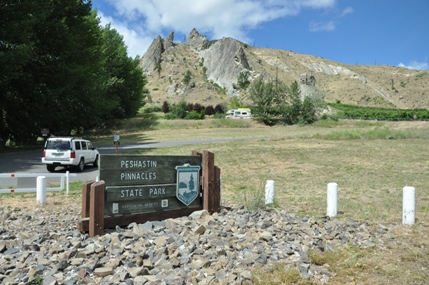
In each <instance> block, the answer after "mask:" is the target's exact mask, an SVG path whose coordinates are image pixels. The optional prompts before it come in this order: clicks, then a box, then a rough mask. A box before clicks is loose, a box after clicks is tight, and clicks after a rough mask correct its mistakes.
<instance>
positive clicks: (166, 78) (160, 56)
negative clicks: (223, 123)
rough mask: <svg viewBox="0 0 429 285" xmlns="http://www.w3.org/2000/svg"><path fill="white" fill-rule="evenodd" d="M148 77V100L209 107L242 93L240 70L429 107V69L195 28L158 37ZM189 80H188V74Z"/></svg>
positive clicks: (351, 95)
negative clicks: (256, 43)
mask: <svg viewBox="0 0 429 285" xmlns="http://www.w3.org/2000/svg"><path fill="white" fill-rule="evenodd" d="M141 66H142V68H143V70H144V74H145V75H146V76H147V79H148V84H147V85H146V87H147V89H148V91H149V96H148V102H149V103H152V104H155V105H161V104H162V103H163V102H164V101H168V102H170V103H177V102H179V101H180V100H185V101H187V102H191V103H197V102H198V103H201V104H203V105H205V106H207V105H216V104H218V103H226V104H227V103H228V102H229V100H230V98H231V97H232V96H239V98H244V95H245V94H246V90H240V89H236V86H237V79H238V76H239V74H240V73H241V72H246V73H247V74H248V79H249V81H252V80H254V79H255V78H257V77H258V76H263V77H264V78H266V79H269V80H275V79H276V78H278V79H279V80H280V81H282V82H284V83H286V84H287V85H290V83H291V82H293V81H294V80H296V81H297V82H298V83H300V88H301V91H302V93H303V94H304V95H312V96H317V97H323V98H324V99H325V101H326V102H336V101H337V100H340V101H341V102H342V103H345V104H356V105H361V106H373V107H396V108H403V109H411V108H426V109H429V71H421V70H410V69H406V68H401V67H395V66H382V65H374V66H368V65H347V64H342V63H338V62H335V61H332V60H329V59H324V58H321V57H317V56H312V55H305V54H300V53H296V52H293V51H288V50H276V49H268V48H257V47H251V46H249V45H247V44H244V43H241V42H239V41H237V40H235V39H231V38H223V39H220V40H215V41H208V40H207V38H206V37H204V36H202V35H200V34H199V33H198V32H197V31H196V30H195V29H194V30H192V31H191V33H190V34H189V35H188V37H187V39H186V43H177V42H174V34H173V33H171V34H170V35H169V37H168V38H166V39H162V38H161V37H158V38H157V39H155V40H154V41H153V43H152V45H151V46H150V47H149V49H148V50H147V52H146V53H145V54H144V55H143V57H142V59H141ZM189 72H190V74H189V75H191V76H190V80H189V82H187V80H186V79H185V77H186V76H185V75H186V73H189Z"/></svg>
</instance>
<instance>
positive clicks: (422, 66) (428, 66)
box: [398, 61, 429, 70]
mask: <svg viewBox="0 0 429 285" xmlns="http://www.w3.org/2000/svg"><path fill="white" fill-rule="evenodd" d="M398 66H400V67H405V68H408V69H416V70H429V63H427V62H417V61H412V62H410V64H408V65H405V64H403V63H402V62H401V63H400V64H398Z"/></svg>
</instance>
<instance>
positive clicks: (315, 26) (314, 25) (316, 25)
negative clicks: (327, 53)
mask: <svg viewBox="0 0 429 285" xmlns="http://www.w3.org/2000/svg"><path fill="white" fill-rule="evenodd" d="M309 29H310V32H320V31H328V32H329V31H333V30H335V23H334V21H329V22H314V21H312V22H310V25H309Z"/></svg>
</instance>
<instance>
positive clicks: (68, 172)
mask: <svg viewBox="0 0 429 285" xmlns="http://www.w3.org/2000/svg"><path fill="white" fill-rule="evenodd" d="M69 178H70V171H68V170H67V171H66V184H67V186H66V195H67V196H68V195H69V181H70V179H69Z"/></svg>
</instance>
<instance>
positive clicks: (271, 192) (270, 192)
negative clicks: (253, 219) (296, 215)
mask: <svg viewBox="0 0 429 285" xmlns="http://www.w3.org/2000/svg"><path fill="white" fill-rule="evenodd" d="M274 197H275V183H274V180H267V181H266V182H265V205H268V204H273V203H274Z"/></svg>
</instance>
